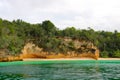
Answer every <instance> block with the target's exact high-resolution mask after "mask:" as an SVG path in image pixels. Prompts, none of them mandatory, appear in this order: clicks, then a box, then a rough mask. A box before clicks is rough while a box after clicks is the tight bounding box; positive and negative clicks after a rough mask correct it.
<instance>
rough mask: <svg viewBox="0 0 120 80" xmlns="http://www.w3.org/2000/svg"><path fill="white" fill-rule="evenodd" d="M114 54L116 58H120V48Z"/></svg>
mask: <svg viewBox="0 0 120 80" xmlns="http://www.w3.org/2000/svg"><path fill="white" fill-rule="evenodd" d="M113 56H114V57H115V58H120V50H117V51H114V54H113Z"/></svg>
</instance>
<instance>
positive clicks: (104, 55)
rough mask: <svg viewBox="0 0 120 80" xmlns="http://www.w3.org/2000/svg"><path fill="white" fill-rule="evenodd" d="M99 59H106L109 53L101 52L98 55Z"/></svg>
mask: <svg viewBox="0 0 120 80" xmlns="http://www.w3.org/2000/svg"><path fill="white" fill-rule="evenodd" d="M100 57H102V58H108V57H109V53H108V52H107V51H103V52H101V53H100Z"/></svg>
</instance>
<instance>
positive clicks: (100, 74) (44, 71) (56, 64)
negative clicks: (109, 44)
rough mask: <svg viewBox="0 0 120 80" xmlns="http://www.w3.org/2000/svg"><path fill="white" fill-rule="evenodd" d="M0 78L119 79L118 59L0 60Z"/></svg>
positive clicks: (48, 79)
mask: <svg viewBox="0 0 120 80" xmlns="http://www.w3.org/2000/svg"><path fill="white" fill-rule="evenodd" d="M0 80H120V60H83V61H82V60H75V61H18V62H0Z"/></svg>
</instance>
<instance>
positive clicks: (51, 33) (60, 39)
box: [0, 19, 120, 57]
mask: <svg viewBox="0 0 120 80" xmlns="http://www.w3.org/2000/svg"><path fill="white" fill-rule="evenodd" d="M64 38H71V39H72V40H79V41H83V40H84V41H89V42H92V43H93V44H94V45H96V46H97V47H98V48H99V49H100V51H101V53H100V55H101V57H120V51H119V50H120V44H119V43H120V33H119V32H118V31H117V30H115V31H114V32H108V31H94V30H93V29H92V28H90V27H89V28H88V29H86V30H85V29H83V30H82V29H81V30H80V29H76V28H74V27H67V28H66V29H64V30H59V29H58V28H56V27H55V25H54V24H53V23H52V22H51V21H49V20H46V21H43V22H42V23H39V24H30V23H27V22H25V21H22V20H20V19H18V20H13V21H12V22H10V21H7V20H3V19H0V49H7V50H9V52H10V54H19V53H21V49H22V48H23V46H24V44H26V43H28V42H33V43H35V44H36V45H38V46H39V47H41V48H43V50H44V51H48V52H55V53H59V52H62V53H66V52H68V51H76V52H77V50H76V49H75V46H74V43H73V42H72V41H69V42H65V41H64Z"/></svg>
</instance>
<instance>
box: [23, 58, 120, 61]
mask: <svg viewBox="0 0 120 80" xmlns="http://www.w3.org/2000/svg"><path fill="white" fill-rule="evenodd" d="M39 60H40V61H53V60H55V61H58V60H95V59H92V58H59V59H39V58H26V59H23V61H39ZM98 60H120V58H99V59H98Z"/></svg>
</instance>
